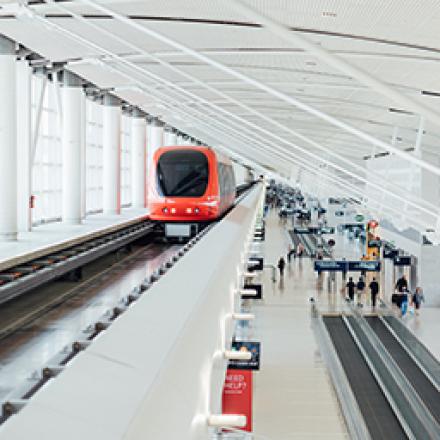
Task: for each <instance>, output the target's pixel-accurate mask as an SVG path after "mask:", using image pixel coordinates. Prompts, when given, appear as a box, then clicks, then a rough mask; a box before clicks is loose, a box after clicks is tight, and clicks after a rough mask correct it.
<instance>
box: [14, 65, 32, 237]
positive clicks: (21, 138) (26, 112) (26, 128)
mask: <svg viewBox="0 0 440 440" xmlns="http://www.w3.org/2000/svg"><path fill="white" fill-rule="evenodd" d="M16 68H17V219H18V232H27V231H30V230H31V229H32V212H31V208H30V198H31V195H32V193H31V191H32V163H31V157H32V155H31V151H32V147H31V146H32V119H31V111H32V108H31V97H32V68H31V67H30V66H29V62H28V61H27V60H19V61H17V64H16Z"/></svg>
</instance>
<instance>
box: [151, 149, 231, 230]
mask: <svg viewBox="0 0 440 440" xmlns="http://www.w3.org/2000/svg"><path fill="white" fill-rule="evenodd" d="M235 191H236V188H235V176H234V171H233V168H232V163H231V161H230V160H229V159H228V158H227V157H226V156H223V155H221V154H219V153H216V152H215V151H213V150H212V149H211V148H209V147H192V146H179V147H163V148H160V149H158V150H157V151H156V152H155V154H154V156H153V163H152V166H151V170H150V177H149V184H148V209H149V217H150V219H151V220H154V221H159V222H162V223H164V224H165V232H166V235H167V236H180V237H182V236H189V235H192V234H193V233H194V232H196V231H197V230H198V227H197V225H198V224H199V223H206V222H210V221H213V220H216V219H217V218H218V217H220V216H221V215H222V214H223V213H224V212H225V211H226V210H228V209H229V208H230V207H231V206H232V204H233V203H234V201H235Z"/></svg>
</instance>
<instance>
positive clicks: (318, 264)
mask: <svg viewBox="0 0 440 440" xmlns="http://www.w3.org/2000/svg"><path fill="white" fill-rule="evenodd" d="M347 263H348V261H335V260H316V261H315V270H316V271H317V272H344V271H345V272H346V271H347V267H348V266H347Z"/></svg>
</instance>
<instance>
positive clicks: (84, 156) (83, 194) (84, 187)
mask: <svg viewBox="0 0 440 440" xmlns="http://www.w3.org/2000/svg"><path fill="white" fill-rule="evenodd" d="M86 133H87V100H86V95H85V93H82V94H81V133H80V143H81V219H82V220H84V219H85V218H86V212H87V162H86V160H87V138H86Z"/></svg>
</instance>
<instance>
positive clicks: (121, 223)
mask: <svg viewBox="0 0 440 440" xmlns="http://www.w3.org/2000/svg"><path fill="white" fill-rule="evenodd" d="M146 214H147V211H146V210H145V209H135V208H127V209H123V210H122V212H121V214H119V215H104V214H95V215H92V216H90V217H87V218H86V219H85V220H84V221H83V223H82V224H81V225H69V224H64V223H61V222H57V223H49V224H46V225H40V226H38V227H35V228H34V229H33V230H32V231H30V232H22V233H20V234H19V237H18V240H17V241H15V242H2V243H1V244H0V270H5V269H8V268H10V267H13V266H16V265H18V264H22V263H25V262H27V261H30V260H34V259H36V258H39V257H41V256H43V255H47V254H48V253H52V252H57V251H59V250H61V249H64V248H67V247H70V246H74V245H77V244H79V243H82V242H84V241H86V240H90V239H94V238H97V237H99V236H102V235H104V234H108V233H111V232H115V231H117V230H119V229H122V228H125V227H127V226H130V225H132V224H135V223H137V222H139V221H141V220H143V219H145V216H146Z"/></svg>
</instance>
